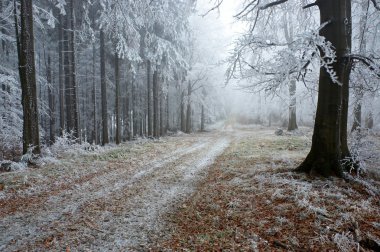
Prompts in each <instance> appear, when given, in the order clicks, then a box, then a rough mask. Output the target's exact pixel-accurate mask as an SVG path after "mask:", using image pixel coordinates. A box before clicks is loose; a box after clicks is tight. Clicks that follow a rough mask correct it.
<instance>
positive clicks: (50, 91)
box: [46, 55, 55, 144]
mask: <svg viewBox="0 0 380 252" xmlns="http://www.w3.org/2000/svg"><path fill="white" fill-rule="evenodd" d="M46 80H47V82H48V84H49V86H48V100H49V117H50V123H49V125H50V128H49V131H50V134H49V135H50V139H49V140H50V143H49V144H53V143H54V141H55V99H54V88H53V82H52V77H51V60H50V55H49V56H48V65H47V68H46Z"/></svg>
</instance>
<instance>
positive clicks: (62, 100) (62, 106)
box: [57, 14, 65, 135]
mask: <svg viewBox="0 0 380 252" xmlns="http://www.w3.org/2000/svg"><path fill="white" fill-rule="evenodd" d="M63 20H64V18H63V16H62V14H59V23H58V26H57V28H58V60H59V63H58V75H59V77H58V81H59V123H60V134H61V135H62V134H63V132H64V131H65V83H64V61H63V58H64V56H63V47H64V46H63V44H64V41H63V22H64V21H63Z"/></svg>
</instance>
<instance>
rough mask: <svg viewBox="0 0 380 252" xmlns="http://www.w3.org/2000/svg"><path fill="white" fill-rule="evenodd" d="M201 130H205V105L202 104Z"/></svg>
mask: <svg viewBox="0 0 380 252" xmlns="http://www.w3.org/2000/svg"><path fill="white" fill-rule="evenodd" d="M201 131H205V106H204V105H202V112H201Z"/></svg>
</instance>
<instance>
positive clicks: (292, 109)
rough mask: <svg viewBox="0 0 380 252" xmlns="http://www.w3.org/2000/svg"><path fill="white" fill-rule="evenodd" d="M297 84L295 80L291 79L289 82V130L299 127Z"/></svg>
mask: <svg viewBox="0 0 380 252" xmlns="http://www.w3.org/2000/svg"><path fill="white" fill-rule="evenodd" d="M296 90H297V85H296V81H295V80H291V81H290V83H289V97H290V104H289V123H288V131H292V130H296V129H298V125H297V111H296V110H297V96H296Z"/></svg>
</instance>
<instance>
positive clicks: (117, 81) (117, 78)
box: [115, 48, 121, 144]
mask: <svg viewBox="0 0 380 252" xmlns="http://www.w3.org/2000/svg"><path fill="white" fill-rule="evenodd" d="M115 86H116V94H115V98H116V99H115V113H116V144H120V142H121V140H120V101H119V99H120V71H119V55H118V53H117V52H116V48H115Z"/></svg>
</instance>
